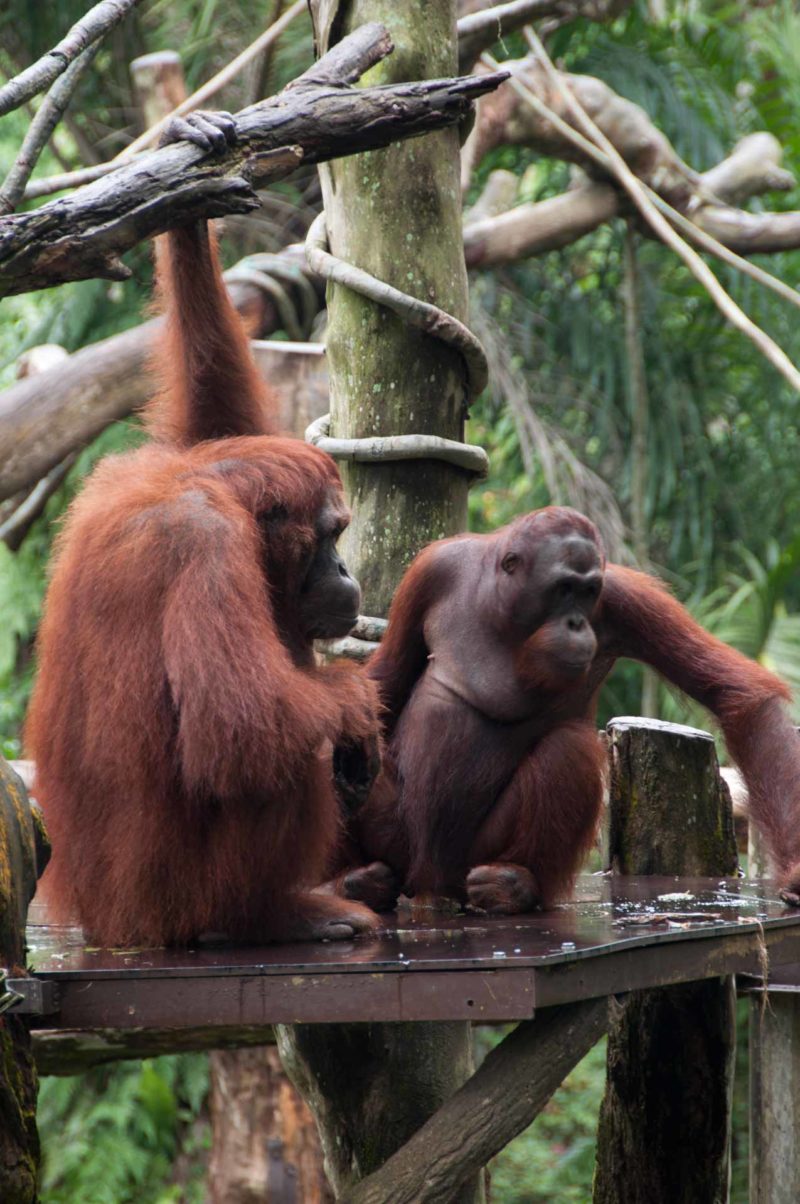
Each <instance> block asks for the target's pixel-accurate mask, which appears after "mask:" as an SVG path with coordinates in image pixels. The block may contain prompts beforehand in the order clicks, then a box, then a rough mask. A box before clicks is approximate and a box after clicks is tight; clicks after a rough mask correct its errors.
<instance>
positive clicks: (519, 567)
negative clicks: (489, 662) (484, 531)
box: [500, 533, 603, 687]
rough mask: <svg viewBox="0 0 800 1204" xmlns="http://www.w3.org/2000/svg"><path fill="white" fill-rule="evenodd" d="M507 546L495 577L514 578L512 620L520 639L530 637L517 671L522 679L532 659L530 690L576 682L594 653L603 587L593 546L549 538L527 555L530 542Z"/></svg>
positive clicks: (584, 541) (581, 541) (571, 538)
mask: <svg viewBox="0 0 800 1204" xmlns="http://www.w3.org/2000/svg"><path fill="white" fill-rule="evenodd" d="M509 542H510V543H511V545H512V547H511V549H510V550H507V551H504V552H503V555H502V557H501V563H500V573H501V574H505V576H506V577H507V578H508V577H510V578H512V579H513V578H517V582H516V588H517V590H518V595H517V597H516V599H513V601H512V605H511V615H512V618H513V621H514V623H515V625H516V626H517V627H518V629H519V630H521V632H522V633H523V634H525V633H528V632H529V633H530V634H529V636H528V639H527V640H526V643H525V646H524V649H523V653H522V656H521V658H520V661H519V666H518V667H519V671H520V673H521V675H522V677H523V678H525V677H526V676H527V674H526V672H525V665H526V662H530V660H531V654H535V656H536V672H535V674H534V675H533V677H532V679H531V680H532V684H533V683H534V682H535V683H537V684H540V685H543V686H544V685H550V686H551V687H555V686H557V685H558V684H559V683H560V682H562V681H563V682H567V681H569V680H570V679H573V678H579V677H581V676H582V675H583V674H585V673H586V671H587V670H588V668H589V666H590V664H591V662H592V659H593V658H594V655H595V653H596V651H597V639H596V636H595V633H594V630H593V629H592V625H591V620H592V616H593V614H594V611H595V609H596V606H597V602H598V599H599V597H600V591H601V589H602V587H603V562H602V558H601V554H600V551H599V548H598V546H597V544H596V543H595V542H594V541H592V540H590V539H587V538H585V537H584V536H583V535H581V534H578V533H576V534H573V535H569V536H566V537H565V536H562V535H553V536H549V537H547V538H545V539H544V540H543V541H542V542H541V543H540V544H539V545H538V546H534V548H533V550H532V551H531V549H530V540H528V541H524V540H515V539H512V540H510V541H509ZM516 543H519V545H520V551H519V552H516V551H515V550H514V544H516ZM526 543H527V544H528V547H527V548H526ZM526 552H527V555H526ZM509 584H510V582H508V583H506V586H505V588H506V589H507V590H508V585H509Z"/></svg>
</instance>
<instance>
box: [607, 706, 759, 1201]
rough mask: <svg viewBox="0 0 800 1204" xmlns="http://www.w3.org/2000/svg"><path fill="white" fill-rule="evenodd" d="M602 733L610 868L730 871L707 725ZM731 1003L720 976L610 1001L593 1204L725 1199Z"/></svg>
mask: <svg viewBox="0 0 800 1204" xmlns="http://www.w3.org/2000/svg"><path fill="white" fill-rule="evenodd" d="M609 735H610V746H609V753H610V764H611V787H610V801H609V806H610V824H609V845H610V850H609V851H610V867H611V868H613V869H614V870H616V871H618V872H620V873H629V874H687V875H691V874H714V875H716V874H720V875H723V874H733V873H735V870H736V843H735V838H734V832H733V816H732V814H731V809H730V803H729V795H728V792H727V791H725V790H723V789H722V787H721V779H720V777H719V767H718V765H717V756H716V751H715V748H714V741H713V739H712V737H711V736H710V735H709V734H708V732H701V731H698V730H696V729H695V728H687V727H679V726H678V725H677V724H670V723H661V722H659V721H658V720H646V719H616V720H612V722H611V723H610V724H609ZM669 906H670V904H669V902H667V901H665V907H666V908H669ZM734 1004H735V993H734V986H733V980H732V978H730V977H727V978H722V979H711V980H708V981H706V982H701V983H689V984H687V985H685V986H678V987H668V988H665V989H663V990H656V991H634V992H631V994H629V995H627V996H626V997H625V998H624V999H623V1000H622V1001H621V1002H620V1003H618V1004H612V1005H611V1018H610V1019H611V1023H610V1029H609V1039H608V1065H607V1075H608V1077H607V1081H606V1093H605V1097H604V1099H603V1104H602V1107H601V1111H600V1124H599V1129H598V1140H597V1167H596V1172H595V1181H594V1204H679V1202H680V1204H725V1202H726V1201H727V1199H728V1183H729V1173H730V1166H729V1155H730V1103H731V1086H732V1081H733V1055H734V1049H735V1027H734Z"/></svg>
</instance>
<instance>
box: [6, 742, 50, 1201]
mask: <svg viewBox="0 0 800 1204" xmlns="http://www.w3.org/2000/svg"><path fill="white" fill-rule="evenodd" d="M36 846H37V842H36V836H35V828H34V821H33V817H32V814H31V810H30V807H29V806H28V800H27V797H26V794H25V789H24V787H23V785H22V782H21V780H20V779H19V778H18V777H17V775H16V774H15V773H14V772H13V770H12V769H11V768H10V767H9V766H8V765H7V764H6V762H5V761H3V760H2V759H0V966H2V968H3V969H4V970H7V971H8V972H9V974H10V975H11V976H13V977H18V976H20V975H22V974H24V973H25V919H26V916H27V912H28V904H29V903H30V901H31V899H32V898H33V892H34V890H35V888H36V874H37V847H36ZM40 868H42V869H43V868H44V866H43V865H42V866H41V867H40ZM4 993H5V986H4V980H3V978H2V976H0V999H2V997H3V995H4ZM37 1090H38V1080H37V1077H36V1068H35V1065H34V1061H33V1054H32V1052H31V1037H30V1031H29V1028H28V1022H27V1019H26V1018H25V1017H23V1016H14V1015H13V1014H10V1013H9V1012H5V1013H4V1014H2V1015H0V1200H2V1201H3V1204H35V1201H36V1199H37V1194H36V1179H37V1174H38V1170H39V1137H38V1134H37V1132H36V1093H37Z"/></svg>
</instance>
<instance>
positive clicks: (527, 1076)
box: [345, 999, 607, 1204]
mask: <svg viewBox="0 0 800 1204" xmlns="http://www.w3.org/2000/svg"><path fill="white" fill-rule="evenodd" d="M606 1018H607V1008H606V1002H605V1000H604V999H591V1000H589V1001H587V1002H585V1003H574V1004H569V1005H568V1006H566V1007H558V1008H548V1009H546V1010H545V1011H543V1012H541V1013H540V1014H539V1015H538V1016H537V1017H536V1019H535V1020H528V1021H525V1023H523V1024H520V1025H519V1026H518V1027H517V1028H516V1029H514V1031H513V1032H512V1033H510V1034H509V1036H507V1037H506V1038H505V1039H504V1040H503V1041H502V1042H501V1044H500V1045H498V1046H497V1048H496V1049H493V1050H492V1052H491V1053H490V1054H489V1055H488V1056H487V1058H486V1060H485V1062H484V1063H483V1065H482V1066H481V1067H480V1068H479V1069H478V1070H477V1071H476V1072H475V1074H474V1075H473V1076H472V1078H471V1079H469V1080H468V1081H467V1082H466V1083H465V1084H464V1086H463V1087H462V1088H461V1089H460V1090H459V1091H458V1092H456V1094H455V1095H454V1096H453V1097H452V1098H451V1099H450V1100H448V1102H447V1103H446V1104H444V1106H443V1107H442V1108H441V1109H440V1110H439V1111H438V1112H437V1113H436V1114H435V1115H434V1116H432V1117H431V1119H430V1120H428V1121H426V1123H425V1124H424V1125H423V1126H422V1128H421V1129H418V1130H417V1132H416V1133H414V1135H413V1137H411V1139H410V1141H409V1142H408V1143H407V1144H406V1145H405V1146H403V1148H402V1149H400V1150H398V1151H397V1153H396V1154H394V1155H393V1156H392V1157H391V1158H390V1159H389V1160H388V1162H387V1163H386V1164H385V1165H384V1166H383V1167H382V1168H381V1170H379V1171H377V1172H376V1173H375V1174H373V1175H371V1176H369V1178H367V1179H365V1180H364V1181H363V1182H361V1183H359V1184H358V1185H357V1186H356V1187H354V1188H353V1189H352V1191H350V1192H348V1193H346V1195H345V1201H346V1204H387V1201H389V1200H391V1202H392V1204H451V1201H453V1200H457V1199H460V1198H461V1197H460V1196H459V1195H458V1191H459V1189H460V1187H461V1185H462V1184H463V1182H464V1180H465V1179H466V1178H468V1176H470V1175H473V1174H475V1172H477V1171H479V1170H480V1168H481V1167H482V1166H484V1165H485V1164H486V1163H487V1162H488V1161H489V1159H490V1158H492V1157H493V1156H494V1155H495V1154H497V1153H498V1152H499V1151H500V1150H501V1149H502V1148H503V1146H505V1145H507V1144H508V1142H509V1141H511V1140H512V1138H514V1137H516V1136H517V1135H518V1134H519V1133H521V1132H522V1130H523V1129H524V1128H526V1127H527V1126H528V1125H529V1124H530V1123H531V1121H532V1120H534V1118H535V1117H536V1116H537V1115H538V1114H539V1112H541V1110H542V1108H543V1107H544V1106H545V1104H546V1103H547V1101H548V1100H549V1099H550V1097H551V1095H552V1094H553V1092H554V1091H555V1090H556V1089H557V1088H558V1087H559V1086H560V1084H561V1083H562V1082H563V1080H564V1078H565V1076H566V1075H567V1074H569V1072H570V1070H572V1068H573V1066H575V1065H576V1063H577V1062H579V1061H580V1059H581V1058H582V1057H583V1056H584V1054H585V1053H587V1052H588V1051H589V1050H590V1049H591V1048H592V1046H593V1045H594V1043H595V1042H596V1041H597V1039H598V1037H600V1036H601V1034H602V1033H603V1032H604V1030H605V1027H606Z"/></svg>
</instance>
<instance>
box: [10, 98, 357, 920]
mask: <svg viewBox="0 0 800 1204" xmlns="http://www.w3.org/2000/svg"><path fill="white" fill-rule="evenodd" d="M187 131H188V132H187ZM230 132H231V131H230V129H229V128H226V123H225V121H224V119H222V120H220V119H219V118H216V119H214V120H208V119H207V118H205V117H203V116H199V115H198V116H195V117H194V118H193V119H192V124H190V125H187V124H186V123H181V126H180V128H179V129H178V131H177V136H178V137H189V136H191V137H192V139H193V140H194V141H199V142H200V144H201V145H204V146H205V147H206V148H210V147H211V146H212V144H216V142H217V141H218V140H219V138H220V137H222V138H223V140H224V138H225V137H226V136H228V135H229V134H230ZM165 243H166V245H165V246H163V247H162V249H161V253H160V256H159V277H160V291H161V293H162V295H163V298H164V302H165V308H166V311H167V323H166V335H165V337H164V339H163V340H162V343H161V348H160V352H159V370H160V373H161V376H162V380H163V387H162V389H161V392H160V395H159V396H158V398H157V399H156V401H155V403H154V404H153V406H152V409H151V412H150V415H149V425H150V430H151V433H152V436H153V438H152V440H151V442H150V443H148V444H147V445H146V446H144V447H142V448H140V449H139V450H137V451H133V452H129V453H127V454H124V455H118V456H109V457H107V458H106V459H105V460H104V461H102V463H101V464H100V465H99V466H98V467H97V469H96V470H95V472H94V473H93V474H92V477H91V478H90V480H89V481H88V482H87V483H86V486H85V488H84V490H83V493H82V494H81V496H80V497H79V498H78V499H77V501H76V502H75V504H74V506H73V507H72V509H71V511H70V513H69V516H68V518H67V521H66V524H65V527H64V530H63V532H62V534H61V536H60V539H59V545H58V553H57V557H56V563H55V568H54V571H53V576H52V582H51V585H50V589H49V592H48V597H47V605H46V613H45V617H44V621H43V623H42V628H41V632H40V636H39V644H38V654H39V672H38V679H37V682H36V687H35V691H34V696H33V701H32V703H31V708H30V714H29V717H28V723H27V744H28V748H29V751H30V755H31V756H32V757H34V758H35V760H36V783H37V784H36V793H37V797H38V799H39V801H40V802H41V804H42V806H43V808H44V811H45V816H46V821H47V824H48V828H49V830H50V834H51V837H52V842H53V860H52V863H51V865H50V868H49V869H48V870H47V873H46V875H45V877H44V880H43V885H44V890H45V892H46V895H47V897H48V898H49V900H50V901H51V903H52V905H53V906H54V908H55V910H56V914H57V915H59V916H60V917H62V918H66V919H71V920H78V921H80V922H81V923H82V924H83V925H84V927H85V929H86V930H87V933H88V934H89V936H90V937H91V939H93V940H97V941H101V942H105V943H126V944H127V943H129V942H140V943H147V944H161V943H183V942H188V941H191V940H192V939H194V938H196V937H197V936H198V935H200V934H203V933H205V932H209V931H212V932H222V933H226V934H228V935H229V936H231V937H234V938H238V939H245V940H284V939H294V938H335V937H349V936H352V935H353V934H354V933H356V932H359V931H362V930H368V929H371V928H372V927H373V925H374V924H375V923H376V917H375V916H374V915H373V914H372V913H371V912H370V911H369V910H368V909H367V908H366V907H363V906H361V905H360V904H358V903H355V904H353V903H351V902H349V901H346V900H343V899H338V898H334V897H331V896H325V895H320V894H316V893H312V889H311V888H313V887H314V886H315V885H316V884H317V883H319V882H320V881H322V879H323V877H324V876H325V873H326V871H327V868H328V860H329V857H330V854H331V852H332V850H333V848H334V845H335V842H336V840H337V837H338V825H339V803H338V800H337V798H336V796H335V794H334V791H333V784H332V770H331V755H330V754H331V749H332V748H333V747H334V746H336V745H344V746H345V747H348V746H349V747H351V748H352V747H358V746H359V745H360V744H361V743H362V742H369V741H374V740H375V738H376V734H377V730H378V720H377V715H376V691H375V687H374V685H373V684H372V683H371V682H369V681H368V680H367V679H366V678H365V677H364V676H363V675H361V674H359V673H358V672H357V671H356V670H355V669H354V667H352V666H350V665H344V664H338V665H334V666H332V667H328V668H320V667H318V666H317V664H316V663H315V659H314V654H313V648H312V642H313V640H314V639H315V638H316V637H332V636H337V635H343V634H345V633H346V632H347V631H348V630H349V629H350V628H351V627H352V625H353V622H354V621H355V618H356V615H357V613H358V608H359V603H360V591H359V587H358V584H357V583H356V582H355V581H354V580H353V578H352V577H351V576H350V574H349V573H348V571H347V568H346V566H345V564H344V562H343V561H342V560H341V558H340V557H339V555H338V554H337V551H336V541H337V538H338V536H339V535H340V533H341V532H342V530H343V529H344V528H345V527H346V525H347V523H348V519H349V514H348V511H347V508H346V507H345V504H344V501H343V497H342V490H341V483H340V480H339V474H338V472H337V470H336V467H335V465H334V463H333V461H332V460H331V459H330V458H329V457H328V456H327V455H325V454H324V453H322V452H320V451H318V450H317V449H316V448H314V447H311V446H308V445H306V444H304V443H302V442H300V441H298V440H295V439H289V438H280V437H278V436H276V435H275V434H274V433H273V432H274V430H275V424H276V418H275V407H274V405H273V404H272V399H271V397H270V394H269V392H268V391H267V390H266V389H265V388H264V386H263V384H262V382H261V380H260V378H259V375H258V372H257V370H256V367H255V365H254V363H253V361H252V359H251V356H250V349H249V345H248V342H247V339H246V337H245V333H244V330H243V328H242V325H241V323H240V320H239V318H238V315H237V314H236V312H235V310H234V309H233V308H232V306H231V303H230V301H229V299H228V296H227V293H226V291H225V287H224V284H223V282H222V277H221V274H220V268H219V262H218V258H217V252H216V245H215V242H214V239H213V236H212V235H211V234H210V232H209V230H208V229H207V227H206V224H205V223H204V222H203V223H198V224H196V225H192V226H186V227H183V228H180V229H176V230H173V231H172V232H171V233H169V234H168V236H167V238H166V240H165Z"/></svg>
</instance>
